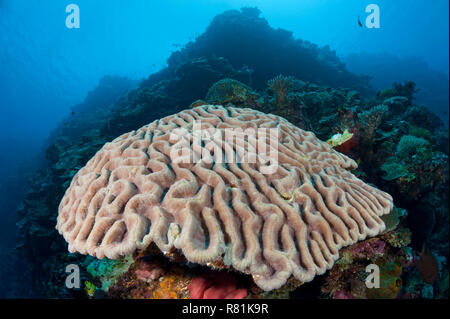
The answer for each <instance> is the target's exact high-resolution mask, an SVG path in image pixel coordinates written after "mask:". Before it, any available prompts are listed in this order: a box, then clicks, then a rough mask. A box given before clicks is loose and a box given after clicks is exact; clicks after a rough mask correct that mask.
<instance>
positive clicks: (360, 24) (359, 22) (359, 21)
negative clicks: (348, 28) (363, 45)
mask: <svg viewBox="0 0 450 319" xmlns="http://www.w3.org/2000/svg"><path fill="white" fill-rule="evenodd" d="M358 25H359V26H360V27H361V28H362V26H363V25H362V23H361V20H360V19H359V16H358Z"/></svg>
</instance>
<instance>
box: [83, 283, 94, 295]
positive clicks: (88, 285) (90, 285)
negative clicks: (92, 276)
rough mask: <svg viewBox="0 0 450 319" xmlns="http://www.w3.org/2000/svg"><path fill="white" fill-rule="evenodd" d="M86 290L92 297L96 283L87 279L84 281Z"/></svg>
mask: <svg viewBox="0 0 450 319" xmlns="http://www.w3.org/2000/svg"><path fill="white" fill-rule="evenodd" d="M84 290H85V291H86V293H87V294H88V295H89V296H90V297H92V296H94V292H95V285H94V284H93V283H92V282H90V281H87V280H86V281H85V282H84Z"/></svg>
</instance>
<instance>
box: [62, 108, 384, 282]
mask: <svg viewBox="0 0 450 319" xmlns="http://www.w3.org/2000/svg"><path fill="white" fill-rule="evenodd" d="M194 121H200V122H201V128H202V129H203V130H211V129H219V130H223V129H241V130H246V129H255V130H256V129H257V128H273V129H276V130H277V132H278V136H276V137H275V139H276V142H277V143H276V144H277V163H278V165H277V166H276V169H275V170H274V171H272V172H268V171H267V170H264V168H267V166H264V165H265V162H266V161H267V159H263V158H262V157H261V155H260V154H259V153H258V154H254V155H255V156H256V158H257V160H256V161H255V162H250V161H249V162H246V161H243V162H240V163H236V162H233V161H228V163H226V164H224V163H222V162H220V161H215V162H214V157H213V156H212V153H211V152H212V149H211V147H210V146H211V145H210V143H213V144H214V143H218V141H217V140H215V139H214V137H212V139H211V140H210V143H207V144H206V145H201V146H200V147H199V148H197V149H196V148H195V145H194V147H193V148H192V149H191V150H190V152H191V153H190V154H188V155H186V154H184V155H183V156H188V157H189V156H193V155H195V154H194V153H198V152H202V156H204V154H205V153H206V154H207V156H206V159H208V158H209V159H210V160H211V159H212V161H208V160H205V158H204V157H203V158H202V160H200V161H198V162H192V161H190V162H183V161H181V162H180V161H179V160H180V158H178V159H176V160H173V157H172V154H173V153H172V151H173V146H174V145H175V144H176V143H178V142H179V139H177V138H174V135H175V136H177V137H178V138H188V139H189V137H186V135H185V134H186V132H188V133H189V132H190V131H192V127H193V122H194ZM181 129H185V132H183V131H182V130H181ZM177 134H178V135H177ZM190 138H192V136H191V137H190ZM272 139H274V137H273V136H270V137H268V138H267V137H266V138H264V139H263V140H262V141H263V143H266V144H267V145H266V146H267V147H269V145H268V144H269V141H270V147H272ZM254 141H255V140H254V138H252V136H247V137H245V136H241V135H237V136H236V145H230V144H229V143H227V142H225V143H223V144H221V147H223V149H224V150H225V153H226V154H227V156H228V155H229V154H230V153H227V152H231V154H233V156H235V155H236V152H237V153H240V155H242V154H241V151H242V149H243V148H245V147H246V146H248V144H249V143H254ZM259 142H260V141H259ZM208 155H209V156H208ZM214 155H216V154H214ZM248 155H251V147H250V148H249V150H248ZM270 156H272V153H271V155H270ZM229 158H231V157H228V159H229ZM233 158H234V157H233ZM185 159H186V158H185ZM271 159H272V160H273V158H271ZM356 166H357V165H356V163H355V162H354V161H353V160H351V159H350V158H348V157H347V156H345V155H343V154H340V153H338V152H336V151H335V150H333V149H332V148H331V147H330V146H329V145H328V144H327V143H325V142H322V141H320V140H319V139H317V138H316V137H315V135H314V134H313V133H311V132H307V131H303V130H301V129H299V128H297V127H295V126H294V125H292V124H290V123H289V122H288V121H286V120H285V119H283V118H281V117H279V116H275V115H271V114H264V113H261V112H258V111H255V110H251V109H240V108H234V107H229V108H224V107H222V106H213V105H204V106H200V107H196V108H193V109H190V110H185V111H182V112H180V113H178V114H175V115H172V116H168V117H166V118H163V119H161V120H156V121H154V122H152V123H151V124H149V125H147V126H144V127H142V128H140V129H139V130H137V131H132V132H130V133H127V134H124V135H122V136H120V137H118V138H116V139H115V140H114V141H112V142H111V143H107V144H105V146H104V147H103V148H102V149H101V150H100V151H98V152H97V154H96V155H95V156H94V157H93V158H92V159H91V160H90V161H89V162H88V163H87V165H86V166H85V167H84V168H82V169H81V170H80V171H78V173H77V174H76V175H75V176H74V178H73V180H72V182H71V185H70V187H69V188H68V189H67V191H66V193H65V195H64V197H63V199H62V201H61V203H60V207H59V216H58V219H57V226H56V228H57V230H58V231H59V232H60V234H62V235H64V238H65V239H66V241H67V242H68V243H69V250H70V251H71V252H80V253H82V254H90V255H92V256H95V257H98V258H103V257H105V256H107V257H108V258H112V259H115V258H118V257H119V256H121V255H126V254H128V253H130V252H133V251H134V250H136V249H144V248H146V247H148V245H149V244H150V243H152V242H153V243H154V244H156V246H157V247H158V248H159V249H160V250H161V251H163V252H164V253H170V252H171V251H173V250H174V249H178V250H180V251H181V252H182V254H183V255H184V257H185V258H186V259H187V260H188V261H190V262H193V263H198V264H203V265H210V264H218V263H222V264H223V265H224V266H225V267H226V268H233V269H234V270H237V271H240V272H243V273H247V274H251V275H252V276H253V279H254V281H255V283H256V284H257V285H258V286H259V287H261V288H262V289H264V290H272V289H277V288H279V287H281V286H283V285H284V284H285V283H286V281H287V280H288V279H289V278H290V277H291V276H293V277H295V278H296V279H297V280H299V281H302V282H307V281H310V280H312V279H313V278H314V276H315V275H316V274H323V273H324V272H325V271H326V270H327V269H330V268H331V267H332V266H333V264H334V261H335V260H336V259H337V258H338V256H339V253H338V252H339V249H340V248H341V247H344V246H348V245H351V244H353V243H356V242H358V241H360V240H363V239H365V238H366V237H367V236H376V235H378V234H379V233H381V232H382V231H383V230H384V229H385V224H384V222H383V220H382V219H381V218H380V216H382V215H384V214H388V213H389V212H390V211H391V209H392V197H391V196H390V195H389V194H387V193H384V192H382V191H380V190H378V189H376V188H374V187H371V186H369V185H367V184H365V183H364V182H363V181H361V180H360V179H358V178H356V177H355V176H354V175H353V174H351V173H350V172H349V170H350V169H354V168H356Z"/></svg>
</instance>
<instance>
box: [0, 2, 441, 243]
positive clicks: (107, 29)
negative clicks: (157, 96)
mask: <svg viewBox="0 0 450 319" xmlns="http://www.w3.org/2000/svg"><path fill="white" fill-rule="evenodd" d="M72 3H73V4H76V5H77V6H78V7H79V9H80V27H79V28H72V29H70V28H68V27H67V25H66V18H67V16H68V15H69V13H67V12H66V7H67V6H68V5H69V4H72ZM374 3H376V4H377V5H378V7H379V8H380V28H367V27H366V26H365V25H364V24H365V19H366V17H367V16H368V15H369V13H366V11H365V9H366V6H367V5H368V4H369V2H366V1H360V0H347V1H344V0H336V1H331V0H330V1H326V0H306V1H289V0H279V1H270V0H266V1H264V0H262V1H257V0H253V1H250V0H249V1H238V0H228V1H227V0H219V1H208V0H200V1H186V0H168V1H145V0H135V1H130V2H125V1H121V0H98V1H89V0H72V1H52V0H44V1H38V0H0V93H1V102H0V128H1V129H0V143H1V145H2V146H3V147H2V149H3V152H2V154H1V156H0V207H1V211H0V221H1V222H0V225H1V226H0V233H1V236H0V247H3V248H4V249H11V247H14V246H15V245H16V235H17V230H16V227H15V224H16V222H17V216H16V209H17V208H18V207H19V208H20V206H21V201H22V200H23V198H25V196H26V192H27V189H28V184H27V183H28V182H27V181H28V178H29V177H30V175H31V174H33V173H34V172H36V171H37V170H38V169H40V168H42V167H45V163H46V162H45V161H46V160H45V149H46V147H47V146H48V145H47V144H46V141H47V139H48V138H49V135H50V133H51V132H52V131H53V130H54V129H55V128H57V126H58V125H59V124H60V123H61V122H62V121H64V120H65V119H67V118H70V117H71V112H73V106H74V105H77V104H80V103H82V102H83V101H84V100H85V98H86V96H87V95H88V92H90V91H92V90H93V89H94V88H96V87H97V85H98V83H99V81H100V79H102V78H103V77H104V76H121V77H127V78H129V79H131V80H133V81H136V83H139V82H140V81H141V80H143V79H144V78H148V77H149V76H150V75H152V74H154V73H156V72H158V71H160V70H162V69H164V68H165V67H166V66H167V58H168V57H169V56H170V55H171V53H173V52H175V51H178V50H180V49H182V48H183V47H185V45H186V44H187V43H188V42H190V41H195V40H196V38H197V37H198V36H200V35H201V34H202V33H203V32H204V31H205V30H206V28H207V27H208V25H209V24H210V22H211V21H212V19H213V18H214V16H216V15H218V14H221V13H223V12H224V11H226V10H232V9H240V8H241V7H255V6H256V7H258V8H259V9H260V10H261V16H262V17H263V18H265V19H266V20H267V21H268V23H269V25H270V26H271V27H273V28H274V29H277V28H282V29H285V30H289V31H291V32H292V34H293V36H294V37H295V38H300V39H302V40H304V41H309V42H311V43H314V44H317V45H318V46H319V47H323V46H328V47H329V48H330V49H331V50H332V51H335V52H336V55H337V57H339V59H341V60H342V61H343V62H345V64H346V67H347V69H348V70H349V71H350V72H352V73H355V74H358V75H367V76H369V77H371V82H370V83H371V85H372V87H373V89H374V90H382V89H384V88H386V87H389V86H390V85H391V84H392V82H394V81H406V80H411V81H414V82H416V84H417V88H418V89H419V92H418V93H417V102H418V103H421V104H424V105H427V107H429V109H431V110H432V111H433V112H435V113H436V114H437V115H438V116H439V117H440V118H442V119H443V121H444V122H446V123H447V124H448V119H447V117H448V70H449V64H448V63H449V62H448V61H449V60H448V50H449V42H448V41H449V40H448V38H449V34H448V33H449V29H448V23H449V21H448V9H449V8H448V6H449V3H448V1H445V0H436V1H433V2H432V3H430V1H425V0H417V1H407V0H398V1H389V0H379V1H376V2H374ZM358 20H359V21H360V22H361V23H362V24H363V26H360V25H358ZM236 36H237V37H238V36H239V35H236ZM236 50H239V48H236ZM255 50H264V48H255ZM237 67H240V66H237ZM300 80H301V79H300ZM133 85H135V86H137V84H133ZM131 86H132V85H131V84H130V88H131ZM185 107H188V105H185ZM3 248H2V249H3Z"/></svg>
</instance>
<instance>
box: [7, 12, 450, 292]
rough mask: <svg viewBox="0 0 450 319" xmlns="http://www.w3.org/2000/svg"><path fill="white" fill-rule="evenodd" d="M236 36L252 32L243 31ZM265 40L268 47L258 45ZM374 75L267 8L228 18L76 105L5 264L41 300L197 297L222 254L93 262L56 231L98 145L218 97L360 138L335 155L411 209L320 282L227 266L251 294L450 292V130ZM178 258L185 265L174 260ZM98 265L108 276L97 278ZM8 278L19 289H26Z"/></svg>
mask: <svg viewBox="0 0 450 319" xmlns="http://www.w3.org/2000/svg"><path fill="white" fill-rule="evenodd" d="M235 30H239V31H240V32H241V34H242V37H236V36H235V34H236V32H235ZM219 39H220V40H219ZM235 47H239V48H240V50H239V54H237V53H236V50H235ZM259 47H264V48H267V50H268V51H266V52H262V51H261V52H259V51H258V52H255V48H259ZM280 61H283V63H280ZM279 74H282V75H283V77H286V78H289V77H291V78H290V81H291V85H290V86H289V89H288V91H287V94H286V95H285V96H284V97H282V99H281V100H280V99H279V101H278V102H280V101H283V105H284V108H279V107H278V105H280V104H278V105H277V97H278V94H277V93H276V92H275V91H274V90H273V89H271V88H268V87H267V82H268V81H269V80H270V79H273V78H274V77H275V76H277V75H279ZM292 77H294V78H295V79H293V78H292ZM221 80H223V81H221ZM215 83H216V84H217V85H215V88H212V86H213V85H214V84H215ZM367 83H368V79H366V78H363V77H358V76H355V75H353V74H351V73H349V72H348V71H347V70H346V69H345V66H344V65H343V64H342V62H340V61H339V59H337V57H336V55H335V53H334V52H333V51H331V50H329V48H326V47H324V48H319V47H317V46H315V45H313V44H311V43H309V42H307V41H302V40H297V39H293V37H292V35H291V34H290V33H289V32H287V31H284V30H275V29H272V28H271V27H270V26H269V25H268V24H267V21H265V20H264V19H262V18H260V17H259V12H258V11H257V10H252V9H244V10H241V11H228V12H226V13H224V14H222V15H219V16H217V17H216V18H215V19H214V20H213V22H212V24H211V26H210V27H209V28H208V29H207V31H206V32H205V33H204V34H202V35H200V36H199V37H198V39H197V40H196V41H195V42H192V43H189V44H188V45H186V47H185V48H184V49H182V50H181V51H177V52H174V53H173V54H172V55H171V57H170V58H169V60H168V67H167V68H164V69H162V70H161V71H160V72H157V73H155V74H153V75H151V76H150V77H149V78H148V79H146V80H144V81H143V82H141V84H140V85H139V87H137V88H135V86H136V83H132V82H129V81H128V80H127V79H120V78H117V81H116V80H114V78H110V79H106V80H103V81H102V82H101V83H100V84H99V87H98V89H97V90H95V91H93V93H92V94H90V96H89V97H88V98H86V101H85V103H83V104H82V105H80V106H79V107H74V109H73V110H74V114H73V115H70V118H68V119H67V120H66V121H64V122H63V123H61V125H60V127H59V128H58V129H57V130H55V132H54V133H53V134H52V136H51V137H50V138H49V141H48V147H47V152H46V156H47V160H48V161H47V163H45V164H43V165H42V169H40V170H39V171H37V172H36V173H35V174H34V175H33V176H32V177H31V178H30V181H29V190H28V192H27V194H26V196H25V199H24V201H23V204H22V205H21V206H20V207H19V209H18V222H17V226H18V230H19V233H20V239H19V243H18V245H17V247H16V251H17V256H18V258H16V260H14V261H13V259H10V258H9V255H6V252H4V255H5V257H2V260H3V263H7V264H6V266H5V267H9V268H11V267H14V268H17V269H22V270H23V275H22V278H21V281H27V282H29V283H31V284H32V285H33V287H31V288H32V289H33V291H35V292H36V295H39V296H45V297H51V298H55V297H63V298H67V297H76V298H86V297H91V298H189V297H190V291H189V284H190V283H191V282H192V280H193V278H202V276H204V275H205V273H206V272H208V271H211V270H210V269H212V271H224V268H226V267H225V265H224V264H223V263H220V262H218V263H212V264H210V266H209V267H208V268H207V267H204V268H192V269H191V266H192V265H191V264H189V263H187V262H186V260H184V261H183V262H181V261H180V260H183V258H182V257H183V256H182V255H180V254H176V252H172V251H170V252H169V253H168V254H166V255H165V256H161V258H157V259H156V260H154V259H152V258H155V257H154V256H159V254H160V250H159V249H155V251H152V252H151V253H148V255H147V254H144V255H145V256H143V255H141V254H142V252H140V251H137V252H135V254H134V255H133V261H131V260H130V259H128V261H129V262H130V264H129V265H128V263H123V262H122V261H123V260H122V259H118V260H113V261H111V260H107V259H104V260H101V261H95V262H94V259H93V258H92V257H90V256H84V255H80V254H74V253H68V252H67V246H66V243H65V242H64V240H63V239H62V238H61V236H59V235H58V232H57V231H56V230H55V229H54V223H55V219H56V215H57V211H58V205H59V203H60V201H61V199H62V198H63V196H64V192H65V190H66V189H67V187H69V185H70V182H71V180H72V179H73V177H74V176H75V174H76V173H77V172H78V171H79V170H80V169H81V168H82V167H83V166H84V165H85V164H86V163H87V162H88V160H89V159H90V158H92V157H93V156H94V155H95V153H96V152H97V151H98V149H100V148H101V147H102V146H103V145H104V144H105V143H107V142H108V141H111V140H112V139H113V138H115V137H116V136H119V135H121V134H124V133H126V132H129V131H132V130H134V129H136V128H138V127H142V126H144V125H146V124H147V123H151V122H152V121H154V120H157V119H159V118H162V117H164V116H168V115H170V114H175V113H177V112H180V111H181V110H182V108H184V107H187V106H188V105H191V104H192V107H193V108H195V107H199V106H202V105H206V104H208V102H206V100H207V95H208V96H209V98H211V101H212V99H215V100H214V103H216V101H217V102H220V104H225V103H228V104H227V106H230V107H233V106H234V107H244V106H247V107H251V108H253V109H255V110H258V111H262V112H264V113H273V114H276V115H284V116H286V114H289V115H288V116H289V117H290V118H288V120H290V121H291V122H293V124H295V125H297V126H298V127H300V128H301V129H304V130H308V131H311V132H313V133H314V134H315V135H316V136H317V137H318V138H319V139H321V140H328V139H330V138H331V137H332V136H333V135H335V134H342V133H343V132H345V131H347V132H349V133H350V134H353V136H352V138H351V139H349V140H348V141H346V142H345V143H343V144H341V145H339V146H336V148H335V150H337V151H339V152H343V153H345V154H346V155H347V156H349V157H350V158H352V159H354V160H355V162H356V163H358V168H357V169H355V170H354V171H353V173H354V174H355V175H356V176H357V177H359V178H361V179H364V180H365V181H366V182H367V183H369V184H371V185H377V187H379V188H380V189H383V190H385V191H387V192H388V193H390V194H391V195H392V196H393V198H394V201H395V204H396V206H398V207H402V208H403V209H400V208H395V209H394V212H397V213H396V214H389V215H384V216H383V222H384V224H385V225H386V229H385V230H384V231H383V232H382V233H380V234H378V235H377V236H376V237H374V238H371V239H368V240H366V241H360V242H358V243H356V244H355V245H351V246H348V247H347V248H343V249H341V251H340V255H341V257H340V259H338V261H337V262H336V263H335V265H334V266H333V268H331V269H330V271H328V272H325V273H324V274H323V275H321V276H316V277H315V279H314V280H313V281H312V282H309V283H302V282H298V281H295V280H293V279H295V278H292V277H291V278H290V279H289V280H287V282H286V284H285V285H284V286H283V287H282V289H274V290H272V291H270V292H264V291H263V290H261V289H260V288H259V287H257V286H256V285H254V284H253V281H252V280H251V278H247V277H248V276H247V277H246V275H242V276H244V277H245V278H242V277H239V275H238V274H236V273H234V272H231V271H230V272H228V274H229V275H232V276H233V277H234V278H235V280H236V287H237V289H246V290H247V297H246V298H301V297H307V298H314V297H324V298H394V297H395V298H448V282H449V278H448V269H447V268H448V258H449V254H448V251H449V247H448V245H449V243H448V236H449V235H448V227H446V226H447V225H448V223H449V220H448V215H449V213H448V193H449V191H448V153H449V147H448V145H449V142H448V141H449V139H448V129H447V128H446V127H445V126H444V125H443V123H442V121H441V120H440V119H439V118H438V117H437V116H435V115H434V114H432V113H431V112H430V111H429V110H428V109H427V107H425V106H422V105H416V104H415V102H414V101H415V99H414V97H415V87H414V85H413V84H412V83H407V82H406V83H396V84H395V85H394V86H393V87H392V88H388V89H386V90H384V91H381V92H378V94H376V95H375V92H372V91H371V90H370V88H368V87H367ZM108 85H110V86H111V88H112V89H109V88H108ZM343 87H347V88H343ZM133 88H135V89H133ZM208 92H210V94H209V93H208ZM116 93H117V94H116ZM372 93H373V94H372ZM103 97H104V98H105V99H103ZM194 101H195V102H194ZM286 110H288V111H289V112H288V113H283V112H285V111H286ZM402 140H403V141H402ZM408 141H409V142H411V141H413V143H414V144H415V145H416V146H415V148H414V147H409V146H408V145H409V144H410V143H409V142H408ZM417 141H419V142H418V143H415V142H417ZM424 141H426V142H424ZM24 184H25V183H24ZM236 185H238V184H236ZM230 186H232V185H231V184H230ZM231 189H232V191H233V187H231ZM281 195H283V196H281V198H282V199H283V201H286V200H287V199H289V196H288V195H289V194H281ZM404 209H406V211H407V212H408V213H407V214H405V213H404V212H405V210H404ZM424 244H425V246H426V247H427V249H426V250H427V251H428V252H429V253H427V254H425V255H423V256H425V259H424V261H427V263H428V264H431V265H433V267H429V266H426V267H425V268H426V269H432V271H431V274H432V276H431V278H432V279H433V282H432V283H428V282H426V281H425V280H428V277H427V276H428V275H427V274H428V271H426V272H425V273H424V272H423V271H422V274H421V271H420V269H419V268H420V267H422V266H419V265H420V263H421V262H420V260H421V257H420V255H421V254H422V248H423V246H424ZM424 253H425V252H424ZM149 255H150V256H149ZM427 256H428V257H427ZM430 256H432V257H430ZM166 260H173V261H174V262H173V263H170V264H169V265H168V264H166V262H167V261H166ZM429 260H432V261H431V262H428V261H429ZM433 260H435V261H436V263H434V261H433ZM11 262H14V263H16V264H14V265H10V264H9V263H11ZM72 263H73V264H77V265H80V268H81V277H82V283H85V282H86V285H85V287H82V288H81V289H79V290H77V289H67V288H66V286H65V285H64V280H65V278H66V275H67V274H66V273H65V266H66V265H67V264H72ZM97 263H98V264H97ZM116 263H117V264H116ZM369 263H375V264H377V265H378V266H379V267H380V268H381V269H383V271H386V273H388V274H389V275H388V276H387V277H386V278H385V279H382V281H381V286H382V288H383V289H381V290H380V291H379V292H376V291H368V290H367V289H366V287H365V285H364V280H365V278H366V276H367V273H365V266H367V264H369ZM90 264H92V265H98V266H99V267H100V269H101V270H102V271H101V272H94V271H93V268H92V267H89V268H88V266H89V265H90ZM436 264H437V266H438V273H437V275H436ZM122 266H123V267H122ZM89 270H90V272H89ZM424 278H425V279H424ZM8 280H9V278H7V279H6V282H7V285H8V287H9V288H8V289H11V290H14V289H17V287H15V286H14V284H13V283H12V282H8ZM428 281H431V280H428ZM104 283H105V284H104ZM208 284H210V283H208ZM194 286H195V285H194ZM211 287H213V286H211ZM102 288H105V289H102ZM220 289H221V288H220V287H219V290H220ZM233 289H234V288H233ZM321 291H322V294H321ZM14 293H15V294H17V293H18V292H12V294H13V295H14Z"/></svg>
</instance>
